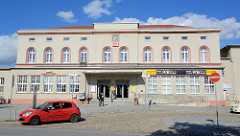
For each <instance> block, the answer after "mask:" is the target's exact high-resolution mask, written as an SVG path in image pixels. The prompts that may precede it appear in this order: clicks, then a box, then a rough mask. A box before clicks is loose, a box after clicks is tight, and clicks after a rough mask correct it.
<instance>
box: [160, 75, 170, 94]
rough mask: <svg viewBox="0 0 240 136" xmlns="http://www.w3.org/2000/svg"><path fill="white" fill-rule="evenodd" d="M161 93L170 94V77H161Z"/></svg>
mask: <svg viewBox="0 0 240 136" xmlns="http://www.w3.org/2000/svg"><path fill="white" fill-rule="evenodd" d="M162 93H163V94H171V93H172V88H171V77H170V76H162Z"/></svg>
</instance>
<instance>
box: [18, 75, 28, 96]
mask: <svg viewBox="0 0 240 136" xmlns="http://www.w3.org/2000/svg"><path fill="white" fill-rule="evenodd" d="M26 90H27V76H18V92H26Z"/></svg>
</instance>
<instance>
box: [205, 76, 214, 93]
mask: <svg viewBox="0 0 240 136" xmlns="http://www.w3.org/2000/svg"><path fill="white" fill-rule="evenodd" d="M204 88H205V93H206V94H214V83H213V82H212V81H211V80H210V78H209V76H205V77H204Z"/></svg>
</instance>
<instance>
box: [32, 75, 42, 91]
mask: <svg viewBox="0 0 240 136" xmlns="http://www.w3.org/2000/svg"><path fill="white" fill-rule="evenodd" d="M39 88H40V76H31V89H30V91H31V92H33V91H36V92H37V91H39Z"/></svg>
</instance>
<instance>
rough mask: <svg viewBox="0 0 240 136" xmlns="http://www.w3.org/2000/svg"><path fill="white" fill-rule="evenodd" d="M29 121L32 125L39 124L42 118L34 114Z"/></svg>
mask: <svg viewBox="0 0 240 136" xmlns="http://www.w3.org/2000/svg"><path fill="white" fill-rule="evenodd" d="M29 123H30V125H38V124H39V123H40V118H39V117H38V116H33V117H32V118H31V119H30V121H29Z"/></svg>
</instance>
